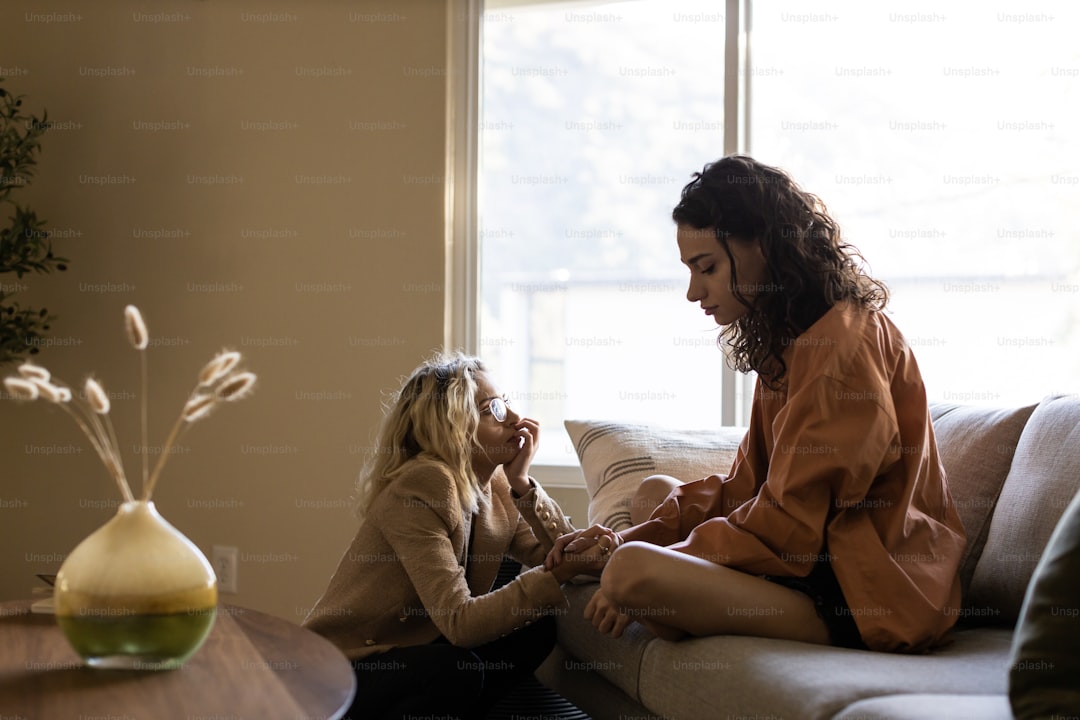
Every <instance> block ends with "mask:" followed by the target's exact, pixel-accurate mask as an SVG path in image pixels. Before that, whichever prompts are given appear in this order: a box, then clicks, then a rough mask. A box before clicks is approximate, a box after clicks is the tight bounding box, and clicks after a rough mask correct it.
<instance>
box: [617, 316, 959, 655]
mask: <svg viewBox="0 0 1080 720" xmlns="http://www.w3.org/2000/svg"><path fill="white" fill-rule="evenodd" d="M784 359H785V361H786V362H787V376H786V387H785V388H784V390H783V391H771V390H769V389H768V388H766V387H764V386H763V385H762V384H761V381H760V380H759V381H758V384H757V387H756V389H755V392H754V404H753V410H752V414H751V418H750V425H749V429H748V431H747V434H746V437H745V438H743V441H742V444H741V445H740V447H739V451H738V454H737V455H736V459H735V462H734V464H733V465H732V467H731V472H730V474H729V475H727V476H719V475H712V476H710V477H707V478H704V479H702V480H697V481H695V482H690V483H687V484H686V485H683V486H682V487H679V488H677V489H676V490H675V491H674V492H672V493H671V495H669V496H668V498H667V500H666V501H665V502H664V503H663V504H661V505H660V507H658V508H657V509H656V511H655V512H654V513H653V515H652V517H651V519H649V520H648V521H646V522H645V523H642V524H641V525H638V526H636V527H634V528H630V529H629V530H626V531H623V533H621V534H622V536H623V538H624V539H625V540H644V541H647V542H651V543H654V544H659V545H667V546H670V547H671V549H673V550H677V551H679V552H684V553H687V554H690V555H695V556H697V557H701V558H705V559H707V560H710V561H712V562H715V563H718V564H721V565H725V566H728V567H732V568H736V569H738V570H741V571H744V572H747V573H752V574H755V575H765V574H768V575H787V576H799V577H801V576H805V575H806V574H807V573H809V572H810V570H811V568H812V567H813V566H814V564H815V563H816V562H817V561H818V560H822V559H827V560H828V561H829V562H830V563H831V564H832V568H833V571H834V572H835V574H836V578H837V580H838V581H839V583H840V587H841V589H842V590H843V592H844V597H845V599H846V600H847V603H848V605H849V607H850V608H851V613H852V616H853V619H854V620H855V623H856V625H857V626H858V628H859V633H860V635H861V636H862V639H863V642H865V643H866V645H867V646H868V647H869V648H871V649H873V650H885V651H899V652H917V651H923V650H926V649H927V648H929V647H932V646H933V645H935V644H937V643H938V642H939V641H940V640H941V639H942V638H943V636H944V635H945V634H946V633H947V632H948V630H949V628H951V627H952V625H953V624H954V623H955V622H956V619H957V617H958V616H959V610H960V580H959V577H958V575H957V569H958V567H959V565H960V559H961V554H962V553H963V550H964V545H965V537H964V529H963V526H962V525H961V523H960V517H959V515H958V514H957V512H956V508H955V507H954V505H953V502H952V498H951V496H950V494H949V487H948V483H947V481H946V478H945V471H944V469H943V468H942V466H941V462H940V460H939V458H938V450H937V444H936V442H935V439H934V432H933V428H932V427H931V424H930V414H929V411H928V408H927V401H926V390H925V387H924V386H923V381H922V376H921V374H920V373H919V368H918V366H917V365H916V363H915V357H914V356H913V354H912V352H911V349H910V348H909V347H908V345H907V342H906V341H905V340H904V338H903V336H902V335H901V334H900V332H899V330H897V328H896V326H895V325H893V323H892V322H891V321H890V320H889V319H888V318H887V317H886V316H885V315H884V314H882V313H880V312H876V311H867V310H863V309H857V308H854V307H850V306H848V305H846V304H845V305H838V306H836V307H834V308H832V309H831V310H830V311H829V312H827V313H826V314H825V315H824V316H822V318H821V319H820V320H818V321H817V322H816V323H815V324H814V325H813V326H812V327H810V329H808V330H807V331H806V332H805V333H803V334H802V335H800V336H799V337H798V338H797V339H796V340H795V341H794V342H793V343H792V345H791V346H790V347H789V348H788V349H787V351H786V352H785V355H784Z"/></svg>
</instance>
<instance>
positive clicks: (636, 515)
mask: <svg viewBox="0 0 1080 720" xmlns="http://www.w3.org/2000/svg"><path fill="white" fill-rule="evenodd" d="M680 485H682V482H680V481H679V480H678V479H676V478H673V477H671V476H670V475H650V476H649V477H647V478H645V479H644V480H642V481H641V484H640V485H638V489H637V490H636V491H635V492H634V499H633V500H632V501H631V504H630V522H632V523H633V524H634V525H639V524H641V523H643V522H645V521H646V520H648V519H649V516H650V515H652V512H653V510H655V509H656V508H657V507H658V506H659V505H660V503H662V502H664V499H665V498H667V496H668V495H670V494H671V491H672V490H674V489H675V488H677V487H679V486H680Z"/></svg>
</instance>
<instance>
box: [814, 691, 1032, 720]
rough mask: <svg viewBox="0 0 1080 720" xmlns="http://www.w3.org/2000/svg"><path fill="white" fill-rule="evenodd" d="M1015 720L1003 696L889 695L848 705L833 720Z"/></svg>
mask: <svg viewBox="0 0 1080 720" xmlns="http://www.w3.org/2000/svg"><path fill="white" fill-rule="evenodd" d="M941 718H978V719H979V720H1012V712H1010V711H1009V701H1008V700H1007V699H1006V698H1005V696H1004V695H914V694H912V695H886V696H884V697H878V698H871V699H869V700H860V701H859V702H857V703H855V704H854V705H849V706H848V707H847V708H845V709H844V712H842V713H840V714H839V715H837V716H836V718H835V719H834V720H941Z"/></svg>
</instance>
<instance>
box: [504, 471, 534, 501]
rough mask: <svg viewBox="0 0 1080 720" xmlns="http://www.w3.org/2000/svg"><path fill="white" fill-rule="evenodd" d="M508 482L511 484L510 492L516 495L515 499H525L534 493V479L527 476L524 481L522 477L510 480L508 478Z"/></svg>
mask: <svg viewBox="0 0 1080 720" xmlns="http://www.w3.org/2000/svg"><path fill="white" fill-rule="evenodd" d="M507 480H508V481H509V482H510V491H511V492H512V493H513V494H514V497H515V498H522V497H525V496H526V495H528V494H529V493H530V492H532V489H533V487H535V486H534V485H533V481H532V478H531V477H529V476H528V475H526V476H525V477H524V479H522V478H520V477H518V478H509V477H508V478H507Z"/></svg>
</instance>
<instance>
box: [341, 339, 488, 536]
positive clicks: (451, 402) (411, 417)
mask: <svg viewBox="0 0 1080 720" xmlns="http://www.w3.org/2000/svg"><path fill="white" fill-rule="evenodd" d="M479 372H484V366H483V364H482V363H481V362H480V360H479V359H478V358H475V357H472V356H469V355H464V354H462V353H451V354H443V353H440V354H438V355H435V356H434V357H432V358H430V359H428V360H426V361H425V362H423V363H422V364H421V365H420V366H419V367H418V368H416V369H415V370H413V372H412V374H411V375H410V376H409V378H408V379H407V380H406V381H405V383H404V385H402V387H401V389H400V390H399V391H397V392H396V393H395V394H394V397H393V399H392V402H391V403H390V404H389V405H388V406H387V407H386V412H385V414H384V416H383V419H382V423H381V424H380V425H379V429H378V433H377V435H376V441H375V448H374V451H373V454H372V456H371V458H370V459H369V460H368V461H367V462H366V463H365V464H364V468H363V470H362V471H361V473H360V479H359V480H358V481H357V483H356V495H357V502H356V514H357V516H359V517H363V516H364V515H365V514H367V511H368V510H369V509H370V508H371V505H372V503H373V502H374V501H375V498H377V497H378V496H379V494H380V493H381V492H382V491H383V490H384V489H385V488H386V487H387V486H388V485H389V484H390V483H391V482H392V481H393V479H394V478H395V477H397V475H398V474H399V473H400V472H401V469H402V467H403V466H404V465H405V464H406V463H407V462H408V461H410V460H413V459H417V460H421V461H429V462H438V463H440V464H442V465H445V466H446V467H448V468H449V469H450V474H451V475H452V476H453V478H454V483H455V485H456V489H457V495H458V499H459V500H460V502H461V506H462V508H464V509H466V510H468V511H475V510H476V509H477V502H478V498H479V495H480V482H479V480H478V479H477V477H476V473H474V472H473V469H472V455H473V451H474V449H475V448H476V447H477V440H476V429H477V427H478V426H479V424H480V412H479V409H478V408H477V406H476V391H477V385H476V373H479Z"/></svg>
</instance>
